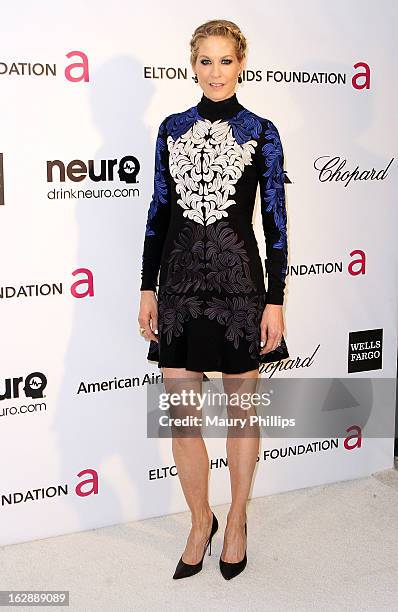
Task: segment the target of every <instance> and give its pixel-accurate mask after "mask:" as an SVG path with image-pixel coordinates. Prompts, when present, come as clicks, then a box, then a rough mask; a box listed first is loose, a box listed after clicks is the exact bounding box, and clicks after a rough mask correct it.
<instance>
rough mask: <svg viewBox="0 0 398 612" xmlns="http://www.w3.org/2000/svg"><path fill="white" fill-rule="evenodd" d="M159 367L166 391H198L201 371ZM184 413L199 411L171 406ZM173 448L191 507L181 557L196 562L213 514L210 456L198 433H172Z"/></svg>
mask: <svg viewBox="0 0 398 612" xmlns="http://www.w3.org/2000/svg"><path fill="white" fill-rule="evenodd" d="M162 371H163V380H164V384H165V389H166V392H167V393H178V392H180V391H181V390H182V389H183V388H184V389H187V390H189V389H193V390H194V391H195V392H197V393H201V391H202V380H203V372H194V371H192V370H186V369H185V368H162ZM188 379H189V380H188ZM184 381H185V382H184ZM170 414H172V410H170ZM185 414H195V415H196V416H201V412H200V411H197V410H196V408H190V409H189V408H185V407H181V408H180V409H173V415H172V416H175V415H176V416H184V415H185ZM172 449H173V457H174V461H175V464H176V466H177V471H178V476H179V479H180V483H181V487H182V490H183V492H184V496H185V499H186V501H187V504H188V506H189V509H190V511H191V523H192V527H191V531H190V534H189V536H188V540H187V544H186V547H185V550H184V552H183V554H182V560H183V561H184V562H185V563H190V564H196V563H199V561H200V560H201V558H202V556H203V551H204V546H205V545H206V542H207V540H208V538H209V536H210V532H211V526H212V518H213V515H212V511H211V508H210V506H209V501H208V484H209V457H208V454H207V450H206V446H205V443H204V440H203V438H202V436H201V435H200V436H195V437H191V438H188V437H183V436H182V435H178V433H177V434H176V435H174V433H173V438H172Z"/></svg>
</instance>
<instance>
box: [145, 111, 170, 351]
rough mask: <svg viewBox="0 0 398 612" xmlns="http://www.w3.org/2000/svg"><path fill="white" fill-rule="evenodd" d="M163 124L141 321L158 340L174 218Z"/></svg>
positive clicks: (148, 226)
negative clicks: (163, 269)
mask: <svg viewBox="0 0 398 612" xmlns="http://www.w3.org/2000/svg"><path fill="white" fill-rule="evenodd" d="M167 119H168V117H166V119H164V120H163V121H162V123H161V124H160V127H159V130H158V135H157V138H156V146H155V169H154V188H153V194H152V199H151V203H150V205H149V210H148V216H147V222H146V229H145V238H144V247H143V253H142V267H141V300H140V309H139V314H138V322H139V325H140V327H141V328H144V330H145V331H144V332H143V336H144V337H145V338H146V339H147V340H155V341H156V342H157V341H158V338H157V333H158V330H157V326H158V308H157V300H156V297H155V292H156V286H157V280H158V274H159V268H160V261H161V256H162V249H163V245H164V240H165V237H166V233H167V229H168V226H169V221H170V174H169V162H168V148H167V140H166V138H167V132H166V121H167Z"/></svg>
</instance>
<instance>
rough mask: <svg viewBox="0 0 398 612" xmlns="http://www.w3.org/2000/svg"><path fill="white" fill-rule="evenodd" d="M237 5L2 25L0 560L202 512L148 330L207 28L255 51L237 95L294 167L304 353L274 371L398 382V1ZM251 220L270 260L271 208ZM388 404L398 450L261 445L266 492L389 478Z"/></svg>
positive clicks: (48, 13)
mask: <svg viewBox="0 0 398 612" xmlns="http://www.w3.org/2000/svg"><path fill="white" fill-rule="evenodd" d="M225 6H227V7H228V10H227V9H224V10H222V11H220V10H219V9H220V7H218V8H217V11H216V13H215V12H214V3H213V2H210V1H208V0H203V2H200V3H199V4H192V5H190V6H189V8H187V7H186V6H185V5H184V4H183V3H181V2H167V3H165V2H160V0H154V1H153V2H152V3H150V4H147V3H131V2H127V1H126V0H115V1H114V2H113V3H109V2H101V1H100V2H94V0H91V1H88V2H83V3H81V4H80V5H79V9H78V11H74V10H73V7H71V5H70V3H67V2H58V3H54V2H50V1H49V0H42V1H39V2H36V3H33V4H32V3H30V2H19V3H9V4H7V5H5V6H4V7H3V9H2V18H1V25H0V32H1V41H2V44H1V51H0V88H1V113H0V224H1V240H0V257H1V277H0V313H1V314H0V342H1V357H0V359H1V361H0V364H1V370H0V465H1V468H0V470H1V471H0V475H1V477H0V502H1V503H0V516H1V520H0V544H9V543H14V542H19V541H24V540H25V541H26V540H33V539H39V538H44V537H48V536H52V535H57V534H63V533H68V532H75V531H80V530H85V529H90V528H94V527H98V526H104V525H111V524H116V523H122V522H126V521H131V520H135V519H141V518H145V517H151V516H159V515H164V514H169V513H174V512H178V511H183V510H185V509H186V503H185V499H184V497H183V494H182V491H181V488H180V484H179V481H178V476H177V473H176V469H175V466H174V462H173V456H172V452H171V440H170V439H160V440H157V439H150V438H148V437H147V412H146V399H147V398H146V393H147V387H148V385H151V384H153V383H155V382H156V381H157V380H159V378H158V379H157V377H159V374H160V370H159V369H158V367H157V365H156V364H153V363H148V362H147V361H146V354H147V350H148V344H147V342H146V341H145V340H143V339H142V338H141V337H140V336H139V334H138V323H137V314H138V305H139V296H140V293H139V286H140V270H141V254H142V244H143V238H144V231H145V223H146V216H147V210H148V206H149V203H150V199H151V195H152V191H153V167H154V142H155V137H156V133H157V129H158V127H159V124H160V122H161V121H162V119H163V118H164V117H165V116H166V115H167V114H170V113H173V112H178V111H182V110H185V109H186V108H188V107H190V106H192V105H194V104H196V103H197V102H198V101H199V99H200V96H201V94H202V91H201V90H200V88H199V86H198V85H197V84H195V83H194V82H193V80H192V78H191V77H192V70H191V68H190V65H189V40H190V37H191V34H192V32H193V30H194V28H195V27H196V26H197V25H199V24H200V23H203V22H204V21H206V20H208V19H214V18H216V17H221V18H225V19H230V20H232V21H235V22H236V23H238V24H239V26H240V27H241V28H242V30H243V32H244V33H245V35H246V37H247V38H248V42H249V56H248V62H247V70H246V71H245V74H244V82H243V83H242V84H241V85H239V86H238V89H237V96H238V99H239V101H240V102H241V103H242V104H244V105H245V106H246V107H247V108H249V109H250V110H253V111H254V112H257V113H258V114H259V115H261V116H263V117H268V118H269V119H271V120H272V121H273V122H274V123H275V125H276V126H277V127H278V129H279V132H280V135H281V139H282V143H283V146H284V152H285V170H286V177H287V178H286V181H287V182H286V195H287V209H288V222H289V274H288V277H287V290H286V308H285V322H286V333H285V337H286V340H287V343H288V347H289V351H290V357H291V358H290V359H289V360H287V361H284V362H281V363H279V364H273V365H272V366H270V367H268V368H266V369H262V371H261V376H262V377H265V378H279V377H285V378H290V379H291V378H308V379H311V378H322V377H324V378H333V377H339V378H343V379H344V378H347V379H349V378H351V377H369V378H372V379H374V381H375V379H379V378H385V379H388V378H390V379H393V378H394V377H395V376H396V351H397V251H396V228H397V221H398V214H397V206H396V187H397V160H396V148H397V141H398V134H397V125H396V122H395V121H394V117H395V116H396V98H397V84H396V78H395V77H394V75H395V73H396V64H395V61H394V60H395V57H396V52H397V44H396V33H395V30H394V28H393V27H392V24H394V23H396V17H397V5H396V3H395V2H394V1H393V0H391V1H386V0H382V2H381V3H379V5H378V8H377V10H376V9H375V6H374V2H371V1H370V0H363V1H362V2H351V3H346V2H344V1H343V0H337V1H335V2H333V3H329V4H324V3H320V2H315V1H311V0H301V1H300V2H293V0H292V1H291V2H287V3H286V2H285V3H279V4H278V3H264V2H260V1H253V0H249V1H248V2H245V3H243V4H242V2H237V1H231V2H228V3H227V5H225ZM220 13H221V14H220ZM257 204H258V203H257ZM254 224H255V230H256V235H257V238H258V243H259V247H260V251H261V254H262V256H263V258H264V257H265V244H264V237H263V236H262V233H261V222H260V217H259V207H258V205H257V206H256V212H255V218H254ZM207 374H208V376H211V375H212V374H211V373H207ZM309 384H310V381H309ZM390 389H391V391H390V393H389V395H388V396H387V400H385V398H384V401H383V405H382V406H378V405H377V401H376V399H377V393H376V392H375V391H374V389H372V384H371V382H370V387H369V402H370V406H371V408H372V414H371V418H374V419H375V420H377V419H378V418H379V417H380V412H381V411H383V417H384V418H385V419H386V420H387V421H388V422H389V423H390V424H391V437H390V438H388V437H386V436H382V437H377V438H374V437H369V438H363V439H361V431H360V428H358V429H357V430H356V432H355V436H354V437H355V440H354V443H353V442H352V440H348V439H347V440H345V439H344V438H343V437H339V438H329V439H328V438H324V439H317V438H308V439H297V440H294V439H291V438H275V437H272V436H271V437H264V438H263V439H262V441H261V452H260V456H259V461H258V464H257V470H256V477H255V483H254V486H253V491H252V496H253V497H255V496H262V495H268V494H271V493H275V492H280V491H286V490H289V489H297V488H300V487H307V486H311V485H316V484H320V483H326V482H333V481H338V480H345V479H351V478H358V477H361V476H366V475H368V474H370V473H372V472H375V471H377V470H382V469H385V468H389V467H391V466H392V464H393V439H392V438H393V435H394V431H393V417H394V407H395V395H394V392H393V390H392V389H393V388H392V387H390ZM340 392H341V389H340V390H339V388H336V408H340V407H342V406H340V404H339V401H340V399H339V398H341V397H342V395H341V393H340ZM339 394H340V395H339ZM375 398H376V399H375ZM291 399H292V401H293V399H294V398H293V397H292V398H291ZM372 399H373V400H374V401H373V403H372ZM345 408H346V409H349V406H345ZM378 408H379V411H378ZM352 426H353V427H355V426H356V422H355V420H354V419H353V422H352ZM347 438H349V433H348V432H347ZM207 442H208V450H209V455H210V458H211V467H212V474H211V484H210V496H211V503H212V504H219V503H224V502H227V501H229V499H230V489H229V474H228V467H227V465H226V462H225V458H226V452H225V440H223V439H214V438H213V439H209V440H208V441H207Z"/></svg>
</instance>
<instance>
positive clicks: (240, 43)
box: [190, 19, 247, 66]
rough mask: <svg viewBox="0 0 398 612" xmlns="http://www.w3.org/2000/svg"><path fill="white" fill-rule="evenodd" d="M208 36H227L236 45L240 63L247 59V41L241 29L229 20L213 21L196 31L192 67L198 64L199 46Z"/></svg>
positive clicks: (193, 38)
mask: <svg viewBox="0 0 398 612" xmlns="http://www.w3.org/2000/svg"><path fill="white" fill-rule="evenodd" d="M208 36H226V37H227V38H230V39H231V40H232V41H233V42H234V44H235V53H236V57H237V58H238V62H241V61H242V60H244V59H245V57H246V50H247V41H246V38H245V37H244V35H243V34H242V32H241V30H240V28H239V27H238V26H237V25H236V23H234V22H233V21H228V20H227V19H212V20H211V21H206V22H205V23H202V25H200V26H198V27H197V28H196V30H195V31H194V33H193V35H192V38H191V41H190V47H191V58H190V59H191V66H194V65H195V64H196V60H197V58H198V54H199V44H200V41H201V40H203V38H207V37H208Z"/></svg>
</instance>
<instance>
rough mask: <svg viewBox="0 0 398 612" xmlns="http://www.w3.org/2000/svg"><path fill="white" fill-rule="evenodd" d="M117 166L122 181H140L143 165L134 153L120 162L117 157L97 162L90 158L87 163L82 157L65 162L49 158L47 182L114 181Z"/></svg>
mask: <svg viewBox="0 0 398 612" xmlns="http://www.w3.org/2000/svg"><path fill="white" fill-rule="evenodd" d="M115 166H116V167H117V173H118V175H119V178H120V180H121V181H123V182H125V183H137V182H138V181H137V174H138V172H139V171H140V168H141V165H140V162H139V161H138V159H137V158H136V157H135V156H134V155H125V156H124V157H122V158H121V160H120V161H119V162H118V160H117V159H100V160H97V161H95V162H94V160H93V159H89V160H88V162H87V163H85V162H84V161H83V160H81V159H72V161H70V162H69V163H66V164H65V163H64V162H63V161H61V160H60V159H53V160H47V182H48V183H53V182H54V181H59V182H60V183H65V181H66V180H67V179H69V180H70V181H72V182H74V183H80V182H81V181H84V180H85V179H90V180H92V181H94V182H95V183H99V182H101V181H113V180H115Z"/></svg>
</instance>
